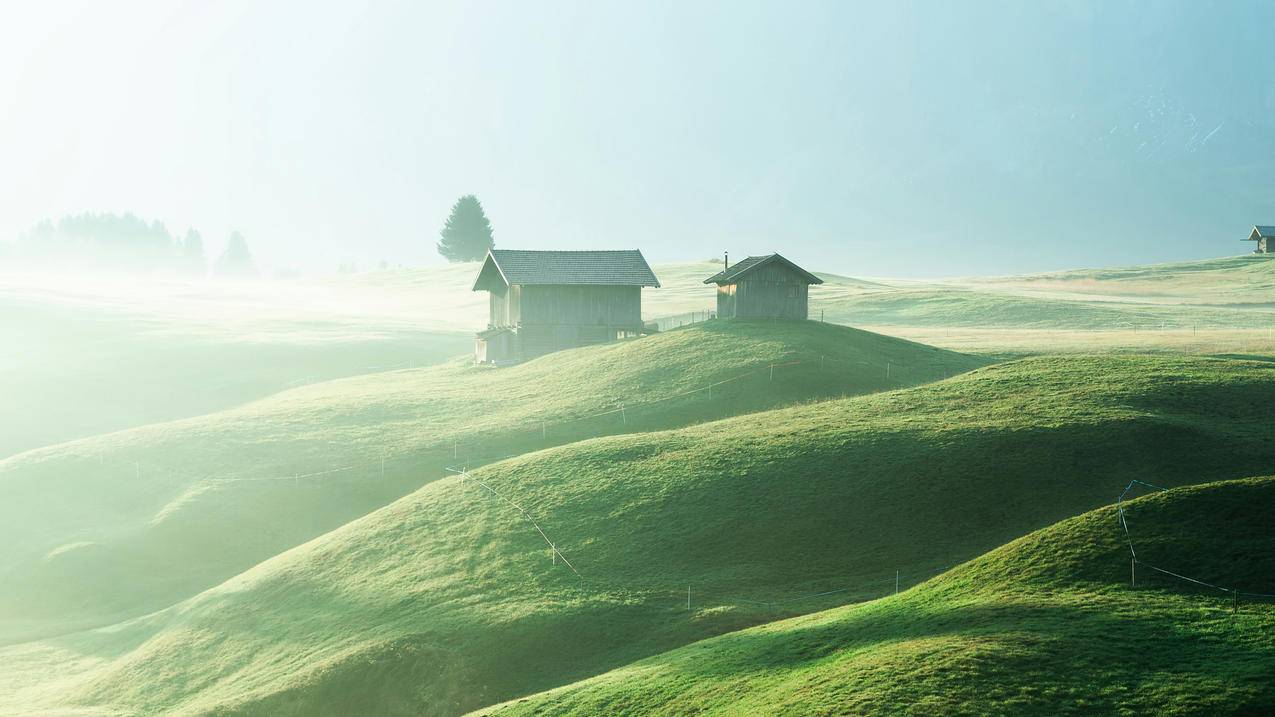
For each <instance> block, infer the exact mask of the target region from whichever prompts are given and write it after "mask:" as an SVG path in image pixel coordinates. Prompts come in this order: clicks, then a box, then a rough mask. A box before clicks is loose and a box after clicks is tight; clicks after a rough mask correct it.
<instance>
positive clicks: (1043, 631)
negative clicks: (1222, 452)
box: [479, 478, 1275, 717]
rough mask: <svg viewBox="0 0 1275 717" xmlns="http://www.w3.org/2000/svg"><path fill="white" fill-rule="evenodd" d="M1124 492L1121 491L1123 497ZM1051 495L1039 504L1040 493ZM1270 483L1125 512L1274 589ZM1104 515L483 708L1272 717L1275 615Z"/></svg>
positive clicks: (1204, 558)
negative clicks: (854, 597)
mask: <svg viewBox="0 0 1275 717" xmlns="http://www.w3.org/2000/svg"><path fill="white" fill-rule="evenodd" d="M1111 487H1112V489H1113V490H1116V489H1118V488H1119V486H1117V485H1114V484H1113V485H1112V486H1111ZM1042 499H1044V496H1042ZM1272 505H1275V479H1271V478H1261V479H1248V480H1239V481H1227V482H1221V483H1210V484H1206V485H1202V486H1196V487H1190V488H1179V489H1177V490H1173V491H1170V492H1166V493H1161V494H1157V495H1154V496H1151V497H1148V498H1144V499H1141V500H1138V501H1135V502H1133V503H1131V504H1129V505H1128V511H1129V522H1130V525H1131V529H1132V533H1133V535H1134V537H1135V540H1136V546H1137V547H1138V549H1139V554H1140V555H1141V556H1142V559H1143V560H1145V561H1148V562H1152V563H1158V564H1160V565H1164V566H1170V567H1172V568H1173V569H1174V570H1175V571H1182V572H1184V573H1185V574H1188V575H1191V576H1194V577H1198V578H1201V579H1204V580H1207V581H1212V582H1214V583H1218V584H1221V585H1224V586H1228V587H1238V588H1239V589H1241V590H1248V591H1261V592H1266V593H1275V533H1273V532H1272V531H1271V530H1270V506H1272ZM1115 517H1116V512H1115V510H1114V509H1113V508H1111V507H1107V508H1102V509H1099V510H1095V511H1093V512H1091V513H1087V514H1085V515H1082V516H1080V517H1077V518H1074V519H1070V520H1067V521H1064V522H1062V523H1059V524H1057V525H1054V526H1051V527H1049V528H1046V529H1044V530H1041V531H1038V532H1035V533H1032V534H1031V535H1028V536H1026V537H1024V538H1022V539H1020V540H1016V541H1014V542H1012V543H1010V544H1008V545H1006V546H1004V547H1002V548H999V549H997V550H994V551H992V552H990V553H988V554H986V555H984V556H982V557H980V558H978V559H976V560H973V561H971V562H970V563H967V564H965V565H963V566H961V567H959V568H957V569H955V570H952V571H951V572H949V573H947V574H945V575H943V576H941V577H938V578H935V579H934V580H931V581H929V582H927V583H925V584H923V585H921V586H918V587H916V588H914V589H912V590H909V591H907V592H905V593H902V594H900V595H898V596H893V597H887V598H882V599H879V600H877V601H874V602H872V603H868V604H864V605H858V606H852V607H845V608H837V609H833V610H829V611H827V612H822V613H818V614H814V615H809V616H805V617H801V618H796V619H791V620H785V621H781V622H776V623H773V624H768V625H765V626H762V627H758V628H754V629H750V630H745V631H741V632H737V633H732V634H729V635H724V636H721V637H717V638H713V639H710V640H705V641H703V642H700V643H696V644H694V645H690V646H688V647H685V648H682V649H679V650H676V651H672V652H669V653H666V654H662V655H658V656H656V657H653V658H649V659H646V660H643V661H640V662H637V663H634V664H632V665H628V666H625V667H622V668H620V669H617V670H615V671H612V672H609V673H606V674H603V675H599V676H597V677H595V678H592V679H589V680H585V681H583V682H580V683H577V684H574V685H570V686H568V687H565V688H562V689H559V690H555V691H552V692H548V693H545V694H542V695H537V696H534V697H532V698H530V699H524V700H519V701H516V702H511V703H509V704H506V705H503V706H501V707H500V708H496V709H485V710H481V711H480V713H479V714H482V715H489V716H490V717H518V716H519V715H546V714H553V715H564V716H568V715H580V716H584V715H596V714H608V715H686V714H704V715H719V714H720V715H743V714H763V713H764V714H792V715H808V714H845V713H852V714H889V715H895V714H916V715H930V714H968V715H986V714H1002V715H1024V714H1032V715H1036V714H1039V715H1061V714H1165V715H1196V714H1210V715H1255V714H1270V713H1271V712H1273V711H1275V682H1272V680H1271V679H1270V676H1271V671H1272V669H1273V668H1275V643H1272V641H1271V639H1270V635H1271V634H1272V631H1275V604H1272V601H1270V600H1266V601H1261V602H1253V601H1251V600H1246V601H1244V602H1243V603H1242V604H1241V605H1240V609H1239V611H1238V612H1235V613H1233V612H1232V604H1231V599H1230V598H1229V597H1227V596H1226V595H1225V594H1224V593H1220V592H1219V591H1216V590H1208V589H1200V588H1196V587H1193V586H1192V585H1191V584H1189V583H1185V582H1182V581H1176V580H1173V579H1170V578H1165V577H1163V576H1160V575H1158V574H1156V573H1154V572H1152V571H1150V570H1147V569H1143V570H1142V575H1141V576H1140V585H1139V587H1137V588H1136V589H1135V588H1131V587H1130V585H1129V550H1128V548H1127V547H1126V546H1125V545H1124V543H1123V541H1122V537H1123V534H1122V533H1121V531H1120V529H1119V528H1118V526H1117V523H1116V520H1115Z"/></svg>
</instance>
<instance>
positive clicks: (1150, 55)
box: [0, 2, 1275, 277]
mask: <svg viewBox="0 0 1275 717" xmlns="http://www.w3.org/2000/svg"><path fill="white" fill-rule="evenodd" d="M4 14H5V19H6V22H4V23H0V58H2V59H3V62H0V88H2V89H0V130H2V131H0V159H2V160H3V162H4V164H5V166H6V168H7V169H8V171H7V172H5V173H4V174H3V175H0V176H2V179H0V182H2V184H0V188H2V189H3V191H0V240H4V239H10V238H13V237H15V236H16V235H18V234H19V233H21V232H23V231H24V230H26V229H28V228H30V227H31V226H32V225H34V224H35V223H36V222H37V221H39V220H41V219H44V218H55V219H56V218H57V217H59V216H61V215H64V214H69V213H79V212H84V211H99V212H119V213H122V212H133V213H135V214H137V215H138V216H141V217H143V218H145V219H147V220H159V221H162V222H164V223H165V224H167V226H168V227H169V228H170V229H171V230H172V231H173V232H174V233H180V232H184V231H185V229H186V228H187V227H188V226H194V227H196V228H198V229H199V230H200V231H201V232H203V234H204V237H205V241H206V242H207V244H208V248H209V251H210V253H215V252H217V251H219V250H220V248H221V246H222V244H223V243H224V241H225V238H226V236H227V235H228V234H229V232H230V231H231V230H232V229H237V230H239V231H242V232H243V233H244V234H245V235H246V237H247V239H248V242H249V244H250V246H251V248H252V251H253V253H254V254H255V255H256V256H257V257H258V258H259V260H260V262H261V263H262V264H264V265H266V266H271V267H285V268H296V269H300V270H302V271H304V272H306V273H315V272H331V271H333V270H334V269H335V267H336V265H337V263H339V262H357V263H358V265H359V267H360V268H371V267H373V266H375V265H376V264H377V263H378V262H380V261H381V260H385V261H387V262H389V263H390V264H391V265H397V264H406V265H430V264H438V263H441V262H442V259H441V258H440V257H438V256H437V255H436V254H435V252H434V244H435V242H436V241H437V238H438V230H439V228H440V227H441V226H442V223H443V221H444V219H445V218H446V216H447V211H448V208H449V207H450V206H451V204H452V202H454V201H455V199H456V197H458V196H460V195H461V194H466V193H471V192H472V193H476V194H477V195H478V196H479V198H480V199H481V200H482V202H483V204H484V206H485V207H486V210H487V213H488V215H489V216H490V218H491V221H492V225H493V227H494V229H495V238H496V243H497V246H500V247H509V248H513V247H520V248H560V249H582V248H628V247H636V248H640V249H642V250H643V252H644V253H645V254H646V256H647V257H648V259H649V260H650V261H651V262H653V263H667V262H675V261H691V260H700V259H705V258H708V257H716V256H720V255H721V253H722V251H725V250H729V251H730V253H731V255H732V256H734V257H743V256H745V255H747V254H755V253H766V252H770V251H779V252H781V253H784V254H786V255H788V256H791V257H792V258H794V259H796V260H797V261H800V262H804V263H807V264H809V265H810V266H811V267H812V268H814V269H817V270H820V271H831V272H836V273H840V274H848V275H853V276H894V277H935V276H956V275H975V274H978V275H987V274H1006V273H1018V272H1034V271H1045V270H1052V269H1065V268H1072V267H1097V266H1106V265H1113V264H1123V265H1127V264H1141V263H1153V262H1168V261H1176V260H1185V259H1193V258H1204V257H1214V256H1226V255H1233V254H1240V253H1243V252H1245V251H1247V250H1248V249H1249V248H1250V245H1246V244H1244V243H1242V242H1241V239H1242V238H1243V237H1244V235H1245V234H1246V231H1247V228H1248V227H1249V226H1251V225H1252V224H1254V223H1275V180H1273V179H1272V178H1271V177H1270V176H1269V173H1267V172H1262V171H1260V170H1262V169H1264V164H1265V162H1264V161H1263V160H1264V159H1265V158H1267V157H1270V156H1272V153H1273V152H1275V120H1273V119H1272V118H1273V117H1275V112H1273V111H1272V110H1275V80H1273V79H1272V78H1275V59H1272V58H1270V57H1269V56H1267V55H1266V54H1265V53H1262V52H1260V48H1261V47H1262V46H1263V45H1262V42H1261V40H1262V35H1263V29H1264V28H1265V27H1269V26H1270V23H1271V21H1272V20H1275V8H1272V7H1271V6H1268V5H1262V4H1258V3H1226V4H1224V5H1220V6H1211V7H1202V6H1196V5H1190V4H1159V5H1154V6H1150V5H1147V6H1142V5H1134V4H1127V3H1091V2H1077V3H1052V4H1049V5H1045V6H1037V5H1032V6H1027V5H1017V4H1007V3H1006V4H1001V3H980V4H974V5H962V6H948V5H943V4H938V3H909V4H890V5H888V6H887V5H877V4H853V5H852V4H846V3H836V2H828V3H802V4H801V5H799V6H798V7H797V8H792V7H786V6H784V5H780V4H775V3H761V4H753V5H749V6H742V5H736V4H727V3H694V4H691V5H689V6H687V5H682V4H673V3H666V4H662V5H642V6H639V7H630V6H625V5H621V4H615V3H606V4H601V5H599V4H587V5H586V4H581V3H576V4H564V5H557V6H554V8H553V9H552V10H546V9H545V8H541V7H531V6H521V5H515V4H508V5H501V6H486V7H463V6H459V5H451V6H444V5H433V4H431V5H430V6H429V7H416V6H413V5H411V4H398V3H350V4H346V5H345V6H344V7H342V8H339V9H332V8H317V7H311V6H309V5H306V4H303V3H296V2H281V3H268V4H260V5H259V4H250V3H224V4H217V5H215V6H211V5H204V4H199V3H193V2H186V3H176V4H167V3H158V2H155V3H147V2H135V3H127V4H123V5H118V4H117V5H112V6H111V7H106V6H100V5H96V4H92V3H87V2H85V3H56V4H53V5H52V6H40V7H34V6H28V7H23V8H21V9H9V10H7V11H5V13H4Z"/></svg>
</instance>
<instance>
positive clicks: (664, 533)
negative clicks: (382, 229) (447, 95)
mask: <svg viewBox="0 0 1275 717" xmlns="http://www.w3.org/2000/svg"><path fill="white" fill-rule="evenodd" d="M717 268H718V267H717V265H716V264H715V263H713V262H688V263H683V264H672V265H657V266H655V267H654V269H655V272H656V274H657V275H658V276H659V278H660V281H661V284H662V287H661V288H659V289H648V290H645V291H644V294H643V313H644V318H645V319H646V320H647V321H649V322H658V323H659V324H660V325H661V326H662V327H665V328H664V330H661V331H658V332H656V333H653V334H650V335H647V336H644V337H641V338H636V339H629V340H624V341H620V342H616V343H611V344H605V345H600V346H592V347H586V348H579V349H572V350H567V351H561V352H558V353H554V354H550V355H547V356H543V357H541V358H538V359H534V360H531V361H528V362H525V363H522V364H518V365H514V366H508V367H501V368H493V367H490V366H479V365H475V364H474V362H473V360H472V353H471V352H472V344H473V331H474V330H475V329H478V328H481V327H482V325H483V323H484V321H485V316H486V303H485V296H484V295H481V294H477V293H474V292H471V291H470V290H469V289H470V283H471V282H472V280H473V275H474V273H475V272H476V269H477V265H475V264H456V265H451V266H449V267H446V268H429V269H393V270H385V271H376V272H365V273H359V274H351V275H342V276H334V277H323V278H313V279H284V280H274V281H262V282H203V281H199V282H196V281H176V280H158V279H156V280H143V281H137V282H130V283H123V282H110V281H106V280H100V281H96V282H87V281H86V282H80V283H77V284H74V285H70V284H67V285H58V284H55V283H53V282H51V281H46V280H44V279H41V278H40V277H26V276H16V275H14V276H8V275H5V276H3V277H0V322H3V325H4V326H5V327H6V330H10V329H11V333H10V334H9V335H11V336H14V337H16V338H17V339H18V341H16V342H12V343H8V344H7V345H6V346H5V347H4V348H3V349H0V351H2V352H3V353H0V390H3V392H4V395H5V396H6V397H7V398H9V399H10V400H8V401H6V402H4V407H3V408H0V411H3V413H0V424H3V425H4V426H6V427H12V430H7V431H5V435H3V436H2V437H0V545H3V546H4V547H3V548H0V583H2V584H3V585H4V587H5V589H4V591H3V592H0V714H82V715H151V714H190V715H211V714H218V715H230V714H235V715H238V714H242V715H313V714H394V715H398V714H402V715H408V714H412V715H418V714H427V715H461V714H467V713H470V712H474V713H475V714H493V715H496V714H499V715H505V714H509V715H522V714H537V715H550V714H555V715H556V714H572V715H594V714H627V715H640V714H668V715H681V714H732V715H733V714H757V713H783V714H842V713H851V714H858V713H865V714H900V713H902V714H935V713H952V714H989V713H990V714H1042V715H1043V714H1060V713H1127V714H1139V713H1148V712H1164V713H1169V714H1204V713H1208V714H1261V713H1263V712H1266V711H1269V710H1271V709H1275V693H1273V692H1272V691H1271V690H1272V688H1271V687H1270V681H1269V679H1266V678H1268V677H1269V675H1270V674H1271V672H1272V670H1275V652H1273V651H1275V643H1273V642H1272V641H1271V632H1270V630H1271V628H1272V626H1273V622H1272V621H1273V620H1275V608H1272V605H1271V601H1263V600H1259V599H1257V598H1256V597H1254V598H1252V599H1248V600H1245V601H1243V602H1242V604H1241V605H1240V606H1239V610H1238V611H1236V612H1233V605H1232V603H1231V597H1230V596H1229V594H1227V593H1225V592H1224V591H1218V590H1214V589H1209V588H1202V587H1201V586H1199V585H1196V584H1193V583H1189V582H1186V581H1183V580H1178V579H1174V578H1170V577H1168V576H1165V575H1162V574H1157V575H1155V576H1153V575H1151V574H1149V573H1151V572H1152V571H1151V570H1149V569H1140V572H1139V575H1138V584H1137V585H1136V586H1131V585H1130V584H1129V570H1130V555H1129V548H1128V545H1126V543H1125V542H1124V537H1125V536H1124V533H1123V530H1122V529H1121V526H1120V523H1119V522H1118V521H1117V518H1116V513H1115V507H1114V501H1115V499H1116V496H1118V495H1119V494H1120V492H1121V491H1122V490H1123V489H1124V488H1125V486H1126V485H1128V484H1129V483H1130V481H1135V480H1136V481H1143V482H1145V483H1148V484H1152V485H1154V486H1160V487H1163V488H1165V489H1167V490H1164V491H1158V490H1157V491H1152V490H1150V489H1147V490H1141V491H1139V495H1141V496H1142V497H1139V498H1137V499H1136V500H1134V501H1133V502H1131V503H1129V504H1128V507H1127V510H1128V516H1129V525H1130V527H1131V530H1133V533H1134V535H1135V538H1136V540H1137V543H1138V546H1139V548H1140V549H1143V550H1145V551H1146V553H1145V554H1143V553H1141V552H1140V558H1141V559H1143V560H1145V561H1146V562H1147V563H1148V564H1153V565H1160V566H1161V567H1165V568H1167V569H1171V570H1174V571H1177V572H1182V573H1183V574H1185V575H1188V576H1192V577H1194V578H1197V579H1200V580H1204V581H1206V582H1209V583H1215V584H1217V585H1221V586H1223V587H1226V588H1238V589H1240V590H1243V591H1248V592H1252V593H1275V582H1272V579H1271V578H1270V575H1271V571H1270V567H1271V566H1270V565H1268V564H1267V563H1269V562H1270V556H1269V553H1270V550H1269V548H1270V545H1269V544H1268V543H1269V541H1270V539H1271V538H1272V535H1275V534H1272V533H1271V532H1270V531H1269V529H1267V528H1266V526H1267V524H1268V523H1269V514H1270V506H1271V505H1272V503H1271V491H1272V490H1273V489H1275V488H1273V486H1275V484H1273V483H1272V482H1271V479H1269V478H1263V477H1262V476H1268V475H1269V474H1270V473H1271V472H1272V466H1273V465H1275V442H1273V441H1271V438H1270V423H1271V422H1270V416H1271V411H1270V406H1271V405H1272V403H1273V402H1275V360H1272V358H1271V357H1275V341H1272V340H1271V336H1270V332H1271V329H1272V327H1275V263H1270V262H1269V261H1267V259H1266V257H1259V256H1252V257H1234V258H1225V259H1213V260H1203V261H1197V262H1189V263H1182V264H1166V265H1155V266H1144V267H1128V268H1113V269H1103V270H1084V271H1069V272H1058V273H1051V274H1041V275H1031V276H1009V277H991V278H988V277H981V278H958V279H947V280H941V281H940V280H934V281H903V280H895V279H888V278H879V277H868V278H850V277H843V276H838V275H833V274H825V273H820V276H821V277H822V278H823V279H824V281H825V283H824V284H823V285H820V286H816V287H812V289H811V312H810V313H811V316H812V318H813V319H816V320H811V321H804V322H803V321H787V322H784V321H745V320H719V319H711V320H705V318H706V316H707V313H708V311H709V310H711V309H712V308H713V301H714V293H713V289H712V287H707V286H704V285H703V284H702V279H703V278H704V277H705V276H707V275H708V274H710V273H712V272H714V271H716V270H717ZM819 318H822V319H823V321H819V320H817V319H819ZM896 588H897V590H898V594H895V592H896Z"/></svg>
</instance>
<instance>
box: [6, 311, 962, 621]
mask: <svg viewBox="0 0 1275 717" xmlns="http://www.w3.org/2000/svg"><path fill="white" fill-rule="evenodd" d="M820 357H824V366H823V368H822V369H821V368H820ZM798 359H801V360H804V361H805V363H803V364H800V365H789V362H791V361H794V360H798ZM770 363H778V364H780V366H779V367H778V368H776V369H775V372H774V378H773V380H772V379H771V377H770V373H769V368H768V366H769V364H770ZM887 363H888V364H890V367H889V369H888V371H889V376H888V377H887ZM980 364H981V362H980V361H979V360H977V359H972V358H969V357H965V356H962V355H959V354H953V353H950V352H946V351H940V350H938V349H933V348H930V347H926V346H921V345H918V344H912V343H908V342H906V341H901V340H898V339H892V338H888V337H883V336H878V335H874V334H869V333H866V332H862V331H856V330H853V329H847V328H844V327H838V326H832V325H826V324H818V323H813V322H801V323H788V324H779V323H760V324H749V323H743V322H738V323H736V322H714V323H711V324H701V325H697V326H695V327H690V328H687V329H683V330H678V331H672V332H667V333H663V334H659V335H656V336H652V337H648V338H644V339H640V340H634V341H629V342H624V343H618V344H612V345H608V346H601V347H593V348H588V349H580V350H576V351H568V352H562V353H559V354H555V355H552V356H547V357H544V358H542V359H540V360H537V361H533V362H529V363H527V364H524V365H521V366H517V367H513V368H508V369H489V368H483V367H475V366H473V365H472V363H470V362H467V361H465V360H458V361H455V362H452V363H450V364H447V365H443V366H438V367H431V368H426V369H417V370H400V371H393V372H387V373H379V374H374V375H368V376H360V377H356V378H349V379H344V380H340V381H334V382H329V383H322V384H316V385H312V386H307V387H304V388H299V389H295V390H292V391H288V392H285V393H282V394H279V395H277V396H274V397H271V398H269V399H266V400H262V401H259V402H256V403H252V404H249V405H247V406H244V407H241V408H238V409H234V410H230V411H225V412H221V413H216V414H212V415H208V416H203V417H199V418H193V419H187V420H182V421H176V422H171V423H164V424H156V425H151V426H146V427H142V428H138V429H133V430H129V431H123V432H119V433H114V434H109V435H105V436H100V437H95V438H92V439H85V440H81V441H75V442H71V443H66V444H60V445H58V446H53V447H50V448H46V449H40V450H36V451H30V452H27V453H23V454H20V455H18V456H14V457H11V458H9V459H8V460H5V461H3V462H0V544H3V545H5V546H6V548H5V549H4V550H3V551H0V582H3V583H4V584H5V585H6V587H7V589H6V590H5V591H3V593H0V644H2V643H3V642H12V641H14V640H18V639H25V638H31V637H38V636H40V635H48V634H54V633H57V632H62V631H66V630H70V629H77V628H80V627H84V626H89V625H95V624H105V623H106V622H113V621H115V620H118V619H121V618H123V617H127V616H130V615H137V614H140V613H142V612H147V611H151V610H155V609H158V608H161V607H165V606H167V605H171V604H172V603H174V602H176V601H178V600H180V599H183V598H186V597H189V596H191V595H193V594H195V593H196V592H199V591H200V590H203V589H205V588H208V587H211V586H213V585H216V584H217V583H219V582H221V581H222V580H225V579H226V578H229V577H231V576H232V575H235V574H236V573H239V572H241V571H243V570H245V569H247V568H249V567H251V566H252V565H255V564H256V563H258V562H260V561H262V560H265V559H266V558H268V557H270V556H273V555H275V554H277V553H279V552H280V551H282V550H286V549H287V548H290V547H292V546H294V545H297V544H299V543H301V542H304V541H305V540H308V539H310V538H313V537H314V536H316V535H319V534H321V533H324V532H326V531H328V530H331V529H332V528H335V527H337V526H338V525H341V524H342V523H345V522H347V521H349V520H351V519H353V518H356V517H358V516H360V515H363V514H365V513H367V512H368V511H370V510H373V509H375V508H378V507H380V506H382V505H384V504H386V503H389V502H390V501H392V500H394V499H395V498H398V497H399V496H401V495H403V494H405V493H408V492H410V491H411V490H414V489H415V488H417V487H419V486H420V485H422V484H423V483H425V482H428V481H430V480H433V479H436V478H438V477H440V476H442V475H444V471H443V467H444V466H445V465H447V464H449V463H453V462H464V463H467V464H469V465H480V464H482V463H484V462H489V461H491V460H494V459H496V458H500V457H504V456H507V455H511V454H518V453H522V452H524V451H527V450H535V449H539V448H543V447H545V446H549V445H556V444H561V443H568V442H571V441H575V440H578V439H580V438H584V437H590V436H597V435H604V434H609V433H620V432H631V431H642V430H649V429H654V428H667V427H671V426H679V425H684V424H688V423H692V422H696V421H702V420H705V419H709V418H717V417H721V416H729V415H733V414H736V413H740V412H747V411H755V410H760V409H766V408H772V407H775V406H779V405H784V404H788V403H793V402H797V401H805V400H811V399H818V398H826V397H829V396H841V395H847V394H856V393H865V392H872V391H880V390H883V389H886V388H892V387H896V386H899V385H909V384H914V383H921V382H925V381H931V380H936V379H941V378H943V377H944V376H946V375H949V374H952V373H957V372H960V371H964V370H967V369H970V368H973V367H975V366H978V365H980ZM749 371H752V372H753V373H747V375H744V376H743V377H742V378H738V380H732V381H729V382H727V383H724V384H721V385H719V386H717V387H716V388H714V390H713V394H712V397H711V399H710V398H709V396H708V393H707V391H700V392H697V393H691V394H688V395H683V394H684V393H685V392H686V391H688V390H690V389H697V388H703V387H705V386H707V385H708V384H709V383H713V382H716V381H722V380H726V379H733V378H737V377H740V376H741V374H745V373H746V372H749ZM665 399H666V400H665ZM621 404H624V406H625V408H624V411H623V412H622V413H621V412H619V411H616V409H617V408H618V407H619V406H620V405H621ZM608 412H609V413H608ZM599 413H603V414H604V415H600V416H599V415H595V414H599ZM588 416H593V417H591V418H589V417H588ZM382 461H383V462H382ZM293 476H300V477H299V478H295V479H294V478H293Z"/></svg>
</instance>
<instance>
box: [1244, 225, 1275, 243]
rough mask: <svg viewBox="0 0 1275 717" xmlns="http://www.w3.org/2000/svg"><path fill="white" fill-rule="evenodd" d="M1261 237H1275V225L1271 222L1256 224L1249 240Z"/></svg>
mask: <svg viewBox="0 0 1275 717" xmlns="http://www.w3.org/2000/svg"><path fill="white" fill-rule="evenodd" d="M1259 239H1275V226H1271V225H1269V224H1257V225H1255V226H1254V227H1253V232H1252V233H1251V234H1249V235H1248V240H1249V241H1257V240H1259Z"/></svg>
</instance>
